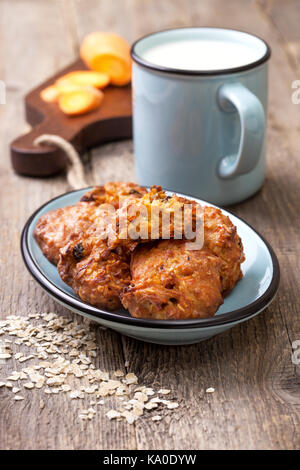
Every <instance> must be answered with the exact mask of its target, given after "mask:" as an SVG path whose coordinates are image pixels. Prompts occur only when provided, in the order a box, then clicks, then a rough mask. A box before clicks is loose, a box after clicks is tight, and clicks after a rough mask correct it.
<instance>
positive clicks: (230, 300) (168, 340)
mask: <svg viewBox="0 0 300 470" xmlns="http://www.w3.org/2000/svg"><path fill="white" fill-rule="evenodd" d="M88 189H91V188H86V189H81V190H79V191H72V192H69V193H66V194H63V195H62V196H58V197H57V198H55V199H52V200H51V201H49V202H48V203H46V204H44V205H43V206H42V207H41V208H40V209H38V210H37V211H36V212H35V213H34V214H33V215H32V216H31V217H30V219H29V220H28V221H27V223H26V225H25V227H24V229H23V233H22V238H21V249H22V254H23V259H24V262H25V264H26V266H27V268H28V270H29V272H30V273H31V275H32V276H33V277H34V278H35V279H36V280H37V281H38V283H39V284H40V285H41V286H42V287H43V289H45V291H46V292H48V294H49V295H50V296H51V297H53V298H54V299H55V300H56V301H58V302H59V303H61V304H62V305H64V306H65V307H67V308H68V309H70V310H72V311H73V312H76V313H79V314H80V315H83V316H85V317H88V318H90V319H92V320H94V321H96V322H98V323H100V324H101V325H103V326H106V327H109V328H112V329H113V330H116V331H118V332H119V333H122V334H125V335H127V336H131V337H133V338H137V339H141V340H143V341H149V342H152V343H159V344H191V343H197V342H199V341H202V340H204V339H207V338H210V337H211V336H214V335H216V334H218V333H221V332H222V331H225V330H227V329H228V328H231V327H232V326H234V325H237V324H238V323H241V322H243V321H245V320H248V319H249V318H252V317H254V316H255V315H257V314H258V313H260V312H261V311H262V310H264V309H265V308H266V307H267V306H268V305H269V304H270V302H271V301H272V300H273V298H274V296H275V294H276V291H277V289H278V284H279V275H280V274H279V265H278V261H277V258H276V255H275V253H274V251H273V250H272V248H271V247H270V245H269V244H268V243H267V242H266V241H265V240H264V239H263V238H262V237H261V236H260V235H259V234H258V233H257V232H256V231H255V230H253V229H252V228H251V227H250V226H249V225H247V224H246V223H245V222H244V221H243V220H241V219H240V218H238V217H236V216H234V215H233V214H230V213H228V212H227V211H225V210H223V209H222V211H223V212H224V214H227V215H229V217H230V218H231V220H232V222H233V223H234V224H235V225H236V226H237V230H238V233H239V235H240V237H241V238H242V241H243V245H244V250H245V255H246V261H245V262H244V263H243V265H242V269H243V273H244V277H243V279H242V280H241V281H240V282H239V283H238V284H237V285H236V287H235V288H234V289H233V290H232V292H231V293H230V294H229V295H228V296H227V297H226V298H225V301H224V304H223V305H222V306H221V307H220V308H219V310H218V311H217V313H216V315H215V316H214V317H211V318H202V319H198V320H147V319H140V318H133V317H131V316H130V314H129V312H128V311H127V310H125V309H120V310H116V311H114V312H110V311H106V310H102V309H99V308H96V307H93V306H92V305H89V304H87V303H85V302H83V301H82V300H80V299H79V298H78V297H77V296H76V295H75V294H74V292H73V291H72V289H71V288H70V287H69V286H67V285H66V284H65V283H64V282H63V281H62V280H61V279H60V277H59V275H58V272H57V269H56V267H55V266H54V265H53V264H51V263H50V262H49V261H48V260H47V258H45V256H44V255H43V253H42V251H41V250H40V248H39V246H38V244H37V243H36V241H35V239H34V236H33V231H34V228H35V225H36V223H37V221H38V219H39V217H40V216H41V215H42V214H44V213H45V212H48V211H50V210H53V209H57V208H59V207H64V206H68V205H71V204H74V203H76V202H77V201H78V200H79V199H80V198H81V196H82V195H83V194H84V193H85V192H86V191H87V190H88ZM167 193H168V194H172V193H171V192H170V191H167ZM182 196H184V197H187V198H189V199H194V200H196V201H198V202H199V203H200V204H204V205H212V204H209V203H207V202H205V201H202V200H200V199H196V198H191V197H190V196H186V195H182Z"/></svg>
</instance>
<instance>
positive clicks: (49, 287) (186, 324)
mask: <svg viewBox="0 0 300 470" xmlns="http://www.w3.org/2000/svg"><path fill="white" fill-rule="evenodd" d="M93 187H94V186H88V187H87V188H81V189H75V190H72V191H67V192H65V193H63V194H60V195H58V196H56V197H54V198H52V199H50V200H49V201H47V202H45V203H44V204H42V205H41V206H40V207H39V208H38V209H36V210H35V211H34V212H33V214H32V215H31V216H30V217H29V218H28V220H27V222H26V223H25V225H24V227H23V230H22V234H21V243H20V245H21V246H20V248H21V254H22V258H23V261H24V264H25V266H26V268H27V270H28V271H29V273H30V274H31V276H32V277H33V278H34V279H35V280H36V281H37V282H38V283H39V284H40V285H41V286H42V288H43V289H44V290H46V292H47V293H49V294H50V295H51V296H52V297H54V298H55V299H57V300H58V301H60V302H63V304H64V305H66V307H71V308H74V309H75V310H79V311H82V312H83V313H86V314H89V315H93V316H95V317H97V318H102V319H103V320H106V321H112V322H116V323H123V324H124V323H125V324H127V325H131V326H139V327H144V328H158V329H194V328H198V329H202V328H207V327H217V326H226V325H230V324H234V323H236V322H241V321H245V320H247V318H249V319H250V318H251V317H252V316H253V315H255V313H257V312H260V311H262V310H263V309H264V308H265V307H267V306H268V305H269V304H270V302H271V301H272V299H273V298H274V297H275V295H276V293H277V290H278V287H279V282H280V267H279V262H278V259H277V256H276V254H275V252H274V250H273V248H272V247H271V245H270V244H269V242H267V240H265V238H264V237H263V236H262V235H261V234H260V233H259V232H258V231H257V230H255V229H254V228H253V227H252V226H251V225H250V224H248V223H247V222H246V221H245V220H244V219H242V218H241V217H239V216H237V215H236V214H234V213H233V212H231V211H229V210H227V209H225V210H226V212H227V213H228V214H230V215H233V216H234V217H236V218H237V219H239V220H240V221H242V222H243V223H244V224H246V226H247V227H249V228H250V229H251V230H253V232H254V233H256V235H258V237H259V238H260V239H261V240H262V241H263V243H264V244H265V246H266V248H267V250H268V251H269V254H270V257H271V261H272V267H273V274H272V279H271V282H270V285H269V287H268V288H267V290H266V291H265V292H264V293H263V294H262V295H261V296H260V297H258V298H257V299H256V300H255V301H254V302H251V303H250V304H248V305H246V306H245V307H242V308H239V309H236V310H232V311H231V312H229V313H226V314H224V315H220V316H213V317H207V318H198V319H194V320H150V319H147V318H135V317H131V316H130V317H122V316H119V315H118V314H116V313H115V312H114V311H111V312H110V311H106V310H103V309H100V308H97V307H94V306H92V305H89V304H87V303H85V302H83V301H82V300H81V299H80V298H78V299H74V298H72V297H70V295H69V294H67V293H65V292H64V291H63V290H62V289H60V288H59V287H57V286H56V285H55V284H54V283H53V282H52V281H50V280H49V279H47V277H46V276H45V275H44V274H43V273H42V272H41V270H40V268H39V266H38V264H37V263H36V261H35V260H34V259H33V257H32V255H31V253H30V248H29V245H28V242H29V240H28V231H29V228H30V226H31V223H32V221H33V219H34V218H35V216H36V215H37V214H38V212H40V211H41V210H42V209H44V208H45V207H46V206H47V205H49V204H51V203H52V202H54V201H56V200H57V199H60V198H62V197H64V196H67V195H69V194H73V193H77V192H81V191H83V190H85V191H88V190H90V189H91V188H93ZM144 187H146V186H144ZM148 189H149V188H148ZM165 190H166V191H170V192H174V191H172V190H168V189H165ZM176 194H179V195H181V196H188V197H190V198H194V199H195V200H197V199H198V201H202V202H203V203H207V204H211V203H210V202H209V201H205V200H203V199H199V198H196V197H195V196H192V195H189V194H183V193H176ZM213 206H214V207H217V208H219V209H220V210H223V209H222V208H221V207H219V206H216V205H213ZM224 317H225V318H224Z"/></svg>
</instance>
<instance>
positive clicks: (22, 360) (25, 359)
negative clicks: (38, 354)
mask: <svg viewBox="0 0 300 470" xmlns="http://www.w3.org/2000/svg"><path fill="white" fill-rule="evenodd" d="M33 357H34V355H33V354H30V356H22V357H20V359H19V362H25V361H28V360H29V359H32V358H33Z"/></svg>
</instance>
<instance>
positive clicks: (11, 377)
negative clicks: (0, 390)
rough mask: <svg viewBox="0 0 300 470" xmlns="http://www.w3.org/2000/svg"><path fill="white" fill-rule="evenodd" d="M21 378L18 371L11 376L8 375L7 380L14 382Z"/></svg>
mask: <svg viewBox="0 0 300 470" xmlns="http://www.w3.org/2000/svg"><path fill="white" fill-rule="evenodd" d="M19 378H20V374H18V373H16V374H13V375H10V376H9V377H7V380H12V381H13V382H15V381H17V380H19Z"/></svg>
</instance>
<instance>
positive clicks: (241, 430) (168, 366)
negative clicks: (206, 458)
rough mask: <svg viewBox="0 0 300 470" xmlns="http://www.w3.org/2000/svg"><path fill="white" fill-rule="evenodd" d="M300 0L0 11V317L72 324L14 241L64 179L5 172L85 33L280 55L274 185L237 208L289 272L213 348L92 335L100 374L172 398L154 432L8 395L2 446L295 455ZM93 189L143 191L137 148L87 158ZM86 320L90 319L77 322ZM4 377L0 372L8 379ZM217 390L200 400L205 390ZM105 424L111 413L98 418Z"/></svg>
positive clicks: (117, 0)
mask: <svg viewBox="0 0 300 470" xmlns="http://www.w3.org/2000/svg"><path fill="white" fill-rule="evenodd" d="M299 24H300V1H299V0H287V1H283V0H282V1H280V0H270V1H268V0H265V1H264V0H257V1H250V0H249V1H248V0H244V1H240V0H228V1H226V2H225V1H222V0H163V1H162V0H114V1H113V2H112V1H111V0H85V1H80V0H76V1H75V0H74V1H72V0H65V1H55V0H53V1H49V0H39V1H38V2H37V1H36V0H23V1H21V0H1V2H0V79H1V80H4V81H5V83H6V87H7V97H6V100H7V104H6V105H0V122H1V126H0V146H1V160H0V165H1V183H0V184H1V232H2V234H1V253H0V259H1V263H0V269H1V287H2V288H1V316H2V317H3V318H5V317H6V315H7V314H9V313H14V314H17V315H27V314H28V312H41V311H49V312H50V311H56V312H61V313H64V314H67V315H71V314H70V313H68V312H66V311H65V310H64V309H63V308H62V307H60V306H59V305H58V304H56V303H55V302H53V301H52V300H51V299H50V298H49V297H48V296H47V295H46V294H45V293H44V292H43V291H42V290H41V288H40V287H39V286H38V285H37V284H36V282H35V281H34V280H33V279H32V278H31V277H30V275H29V274H28V273H27V271H26V269H25V268H24V265H23V262H22V259H21V255H20V250H19V239H20V232H21V229H22V226H23V224H24V222H25V221H26V219H27V218H28V216H29V215H30V214H31V213H32V212H33V211H34V210H35V209H36V208H37V207H38V206H40V205H41V204H43V203H44V202H46V201H47V200H48V199H50V198H52V197H54V196H56V195H58V194H61V193H63V192H65V191H67V190H68V189H69V188H68V186H67V183H66V180H65V177H64V176H59V177H56V178H50V179H44V180H41V179H30V178H22V177H19V176H17V175H15V174H14V173H13V171H12V170H11V167H10V160H9V150H8V146H9V143H10V141H11V140H12V139H13V138H14V137H16V136H17V135H18V134H20V133H21V132H22V131H23V130H24V131H25V121H24V117H23V102H22V98H23V96H24V94H25V92H27V91H28V90H29V89H31V88H33V87H34V86H36V85H38V84H39V82H40V81H42V80H45V79H46V78H47V77H48V76H49V75H51V74H53V73H54V72H55V71H56V70H57V69H59V68H60V67H63V66H64V65H66V64H67V63H68V62H71V61H72V60H73V59H74V58H75V57H76V56H77V54H78V46H79V44H80V41H81V40H82V38H83V36H84V35H85V34H86V33H88V32H90V31H92V30H97V29H106V30H114V31H116V32H118V33H120V34H121V35H124V36H125V37H126V38H127V39H128V40H129V41H133V40H134V39H136V38H138V37H139V36H141V35H143V34H146V33H149V32H151V31H153V30H159V29H163V28H170V27H174V26H184V25H191V26H196V25H197V26H208V25H210V26H224V27H233V28H238V29H242V30H247V31H249V32H252V33H254V34H258V35H259V36H262V37H263V38H265V39H266V40H267V41H268V42H269V44H270V45H271V47H272V50H273V55H272V59H271V62H270V100H269V103H270V104H269V128H268V169H267V177H266V181H265V185H264V187H263V189H262V190H261V191H260V193H259V194H257V195H256V196H255V197H253V198H251V199H250V200H248V201H246V202H244V203H242V204H239V205H236V206H234V207H233V208H231V209H232V210H233V211H234V212H235V213H236V214H237V215H239V216H241V217H242V218H244V219H245V220H247V221H248V222H249V223H250V224H251V225H253V226H254V227H255V228H257V230H258V231H259V232H261V233H262V234H263V235H264V236H265V237H266V238H267V239H268V240H269V241H270V243H271V244H272V246H273V247H274V249H275V251H276V253H277V255H278V258H279V262H280V265H281V274H282V280H281V285H280V291H279V294H278V295H277V298H276V299H275V301H274V302H273V303H272V305H271V306H270V307H269V308H268V309H267V310H266V311H265V312H264V313H262V314H261V315H259V316H257V317H256V318H254V319H252V320H251V321H248V322H246V323H243V324H242V325H240V326H237V327H235V328H233V329H232V330H230V331H228V332H225V333H223V334H221V335H219V336H217V337H216V338H212V339H211V340H209V341H206V342H203V343H199V344H196V345H192V346H186V347H163V346H156V345H151V344H146V343H142V342H138V341H135V340H132V339H130V338H126V337H122V336H120V335H118V334H117V333H114V332H112V331H102V330H98V331H97V341H98V342H99V347H100V353H99V357H98V358H97V363H99V364H101V367H102V368H104V369H105V370H113V369H118V368H122V369H124V370H125V365H124V364H125V361H128V362H129V363H130V364H132V365H133V367H134V372H135V373H136V374H137V375H138V376H139V377H140V379H141V381H142V382H143V383H145V384H147V385H149V386H152V385H155V386H158V387H159V386H164V387H169V388H171V389H172V390H175V391H176V395H177V398H178V400H179V401H180V405H181V406H180V411H178V412H177V413H172V414H170V415H169V417H167V418H166V419H164V420H163V421H161V422H160V423H159V424H157V423H154V422H153V421H152V420H151V419H149V418H148V417H147V416H145V417H143V418H142V419H140V420H138V421H137V423H136V424H135V425H129V424H127V423H123V422H122V423H117V422H115V421H108V420H107V418H106V417H105V415H104V411H103V413H102V412H99V413H98V414H97V417H96V418H95V419H94V420H93V421H91V422H89V423H88V425H87V426H83V425H82V423H80V422H78V419H77V415H76V414H74V409H73V407H72V406H71V405H70V402H69V401H67V400H66V399H65V398H64V396H61V395H57V396H56V397H55V400H53V397H50V398H49V401H48V399H47V396H46V395H45V394H43V400H44V402H45V407H44V408H43V409H41V408H40V407H39V403H40V395H41V394H42V393H43V392H42V391H41V392H38V391H37V392H35V393H32V394H27V395H26V399H25V400H24V401H22V402H19V403H18V406H13V404H12V400H11V392H9V391H7V390H5V389H4V388H2V389H0V447H1V448H3V449H12V448H14V449H45V448H47V449H254V448H260V449H295V448H297V447H299V444H300V437H299V424H300V423H299V421H300V420H299V409H300V387H299V385H300V366H299V365H295V364H293V362H292V360H291V355H292V352H293V349H292V344H293V342H294V341H296V340H297V339H298V340H299V339H300V284H299V279H300V263H299V259H300V256H299V255H300V238H299V231H300V184H299V178H300V152H299V150H300V134H299V132H300V105H296V104H292V101H291V95H292V91H293V90H292V88H291V86H292V82H293V81H294V80H296V79H298V80H299V79H300V66H299V64H300V29H299ZM84 160H85V162H86V172H87V178H88V181H89V182H90V183H91V184H94V183H97V184H101V183H104V182H105V181H108V180H119V179H123V180H126V179H128V180H134V179H135V176H134V166H133V152H132V142H119V143H114V144H109V145H105V146H103V147H101V148H97V149H94V150H93V151H91V152H89V153H88V154H87V155H85V157H84ZM78 321H81V320H78ZM5 368H6V366H5V365H3V364H1V369H0V373H1V374H0V375H1V376H3V374H4V375H5V370H6V369H5ZM210 386H213V387H215V389H216V392H215V393H214V394H211V395H204V396H203V390H204V389H205V388H206V387H210ZM101 413H102V414H101Z"/></svg>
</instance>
